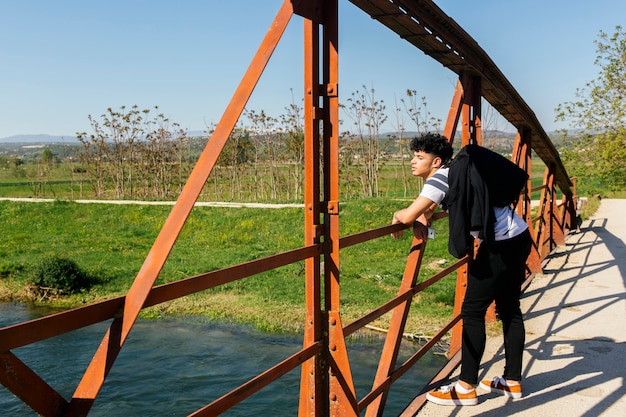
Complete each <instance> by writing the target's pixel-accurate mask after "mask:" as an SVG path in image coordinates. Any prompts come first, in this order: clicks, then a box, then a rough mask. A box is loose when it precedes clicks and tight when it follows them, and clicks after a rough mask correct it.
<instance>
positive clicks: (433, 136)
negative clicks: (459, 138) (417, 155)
mask: <svg viewBox="0 0 626 417" xmlns="http://www.w3.org/2000/svg"><path fill="white" fill-rule="evenodd" d="M411 150H412V151H413V152H425V153H429V154H433V155H435V156H438V157H439V158H441V160H442V161H443V165H445V164H447V163H448V162H449V161H450V159H452V153H453V150H452V145H451V144H450V141H449V140H448V138H446V137H445V136H443V135H440V134H439V133H430V132H429V133H424V134H422V135H420V136H416V137H414V138H413V139H411Z"/></svg>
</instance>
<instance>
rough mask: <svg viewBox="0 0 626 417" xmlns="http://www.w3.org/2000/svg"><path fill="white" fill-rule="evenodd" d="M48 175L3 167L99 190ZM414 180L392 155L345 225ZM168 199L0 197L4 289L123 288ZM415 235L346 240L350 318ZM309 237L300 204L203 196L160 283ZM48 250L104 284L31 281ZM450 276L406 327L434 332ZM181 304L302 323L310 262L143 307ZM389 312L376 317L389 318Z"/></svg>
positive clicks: (7, 192) (536, 175) (386, 215)
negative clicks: (222, 204)
mask: <svg viewBox="0 0 626 417" xmlns="http://www.w3.org/2000/svg"><path fill="white" fill-rule="evenodd" d="M532 172H533V176H532V182H533V187H536V186H537V185H539V184H541V180H542V176H543V164H542V162H541V161H539V160H536V161H533V168H532ZM45 184H46V185H45V186H44V187H41V188H39V189H37V187H36V186H35V185H34V182H33V181H32V180H28V179H26V178H15V177H13V176H12V175H11V173H10V172H7V171H0V197H47V198H55V199H60V200H71V199H80V198H91V197H92V195H91V190H90V189H89V186H88V183H87V181H86V180H84V179H83V181H82V183H81V181H80V180H79V178H76V177H74V178H73V179H72V178H70V170H69V168H68V166H67V165H64V164H60V165H58V166H56V167H55V168H54V169H52V170H51V171H50V173H49V178H47V180H46V183H45ZM224 186H228V184H224ZM344 187H345V186H344ZM418 188H419V184H418V181H417V180H415V179H412V180H411V183H410V188H409V189H408V190H407V192H406V195H407V197H404V195H405V192H404V187H403V184H402V180H401V169H400V167H399V164H398V163H387V164H385V166H384V167H383V171H382V172H381V177H380V192H381V197H380V198H370V199H363V198H356V197H355V196H353V197H352V199H348V201H345V202H342V203H341V206H340V224H341V234H342V235H349V234H352V233H356V232H359V231H363V230H367V229H370V228H373V227H379V226H384V225H387V224H388V223H389V221H390V218H391V215H392V213H393V211H395V210H397V209H399V208H402V207H405V206H406V205H407V204H408V203H409V201H410V200H411V198H412V197H414V196H415V195H417V192H418ZM344 191H345V190H344ZM349 194H350V193H348V195H349ZM535 194H536V195H533V198H538V197H539V192H536V193H535ZM342 195H343V194H342ZM343 198H346V197H343ZM200 200H203V198H202V196H201V198H200ZM170 210H171V206H155V205H136V204H131V205H113V204H111V205H107V204H78V203H73V202H68V201H55V202H54V203H18V202H6V201H2V202H0V230H2V234H1V235H0V300H5V301H7V300H15V301H20V302H32V303H45V304H47V305H53V306H56V307H59V308H63V309H65V308H70V307H75V306H79V305H83V304H85V303H91V302H94V301H98V300H102V299H107V298H110V297H113V296H119V295H123V294H125V293H126V291H127V290H128V288H129V287H130V286H131V284H132V282H133V280H134V278H135V276H136V274H137V272H138V271H139V269H140V267H141V265H142V264H143V261H144V259H145V257H146V255H147V253H148V252H149V250H150V248H151V246H152V243H153V242H154V239H155V238H156V236H157V234H158V232H159V230H160V228H161V226H162V224H163V222H164V221H165V219H166V217H167V215H168V214H169V212H170ZM436 228H437V229H438V230H437V238H436V239H435V240H433V241H430V242H429V244H428V248H427V252H426V256H425V258H424V261H423V265H424V266H423V268H422V271H421V277H420V279H424V278H425V277H428V276H430V275H432V274H433V273H434V272H436V271H437V270H439V269H441V268H443V267H445V266H448V265H449V264H450V263H451V262H452V257H451V256H450V255H449V254H448V252H447V221H446V220H444V221H440V222H437V224H436ZM407 235H408V234H405V237H404V238H403V239H402V240H399V241H398V240H394V239H391V238H390V237H389V238H382V239H378V240H376V241H374V242H368V243H366V244H363V245H359V246H358V247H350V248H347V249H345V250H343V251H342V253H341V283H342V289H341V291H342V293H341V300H342V313H343V314H344V319H345V320H346V321H350V320H352V319H354V318H356V317H359V316H360V315H362V314H363V313H365V312H367V311H369V310H371V309H372V308H374V307H376V306H378V305H380V304H381V303H383V302H385V301H387V300H388V299H389V298H391V297H392V296H393V295H395V294H396V293H397V290H398V287H399V284H400V279H401V277H402V273H403V270H404V265H405V262H406V256H407V251H408V250H409V245H410V237H409V236H407ZM303 240H304V238H303V213H302V210H301V209H294V208H283V209H253V208H237V209H233V208H218V207H197V208H195V209H194V211H193V212H192V214H191V216H190V218H189V220H188V222H187V225H186V227H185V229H184V230H183V232H182V234H181V236H180V238H179V239H178V241H177V244H176V246H175V247H174V250H173V251H172V253H171V255H170V257H169V259H168V261H167V263H166V265H165V267H164V269H163V271H162V273H161V274H160V277H159V280H158V281H157V284H160V283H165V282H170V281H174V280H179V279H182V278H186V277H189V276H193V275H197V274H200V273H205V272H207V271H212V270H216V269H219V268H223V267H227V266H231V265H235V264H238V263H240V262H245V261H249V260H252V259H257V258H261V257H264V256H268V255H271V254H276V253H280V252H282V251H285V250H289V249H293V248H297V247H300V246H301V245H302V243H303ZM52 256H62V257H65V258H68V259H71V260H73V261H74V262H76V263H77V264H78V265H79V266H80V268H82V269H83V270H85V271H86V272H88V273H89V274H90V276H93V277H95V280H96V282H97V283H96V285H95V286H93V287H92V288H91V289H90V290H88V291H84V292H82V293H80V294H74V295H68V296H62V295H61V296H58V297H51V298H50V297H42V296H41V295H40V294H37V293H36V292H34V291H33V287H32V285H30V283H31V282H32V281H33V275H34V271H35V270H36V269H37V267H38V265H40V264H41V262H42V261H43V260H45V259H48V258H50V257H52ZM454 278H455V277H454V276H452V277H448V278H446V279H445V280H443V281H442V282H440V283H438V284H437V285H435V286H434V287H432V288H430V289H428V290H427V291H426V292H424V293H423V294H420V295H419V296H417V297H416V302H417V305H416V306H415V307H414V308H413V309H412V313H411V317H410V319H409V328H408V329H407V330H408V331H409V332H426V333H428V332H429V331H430V330H431V329H436V328H438V324H439V323H441V322H443V321H444V320H445V319H444V318H445V317H449V313H450V312H451V308H452V302H453V298H454ZM176 314H196V315H205V316H209V317H211V318H219V319H225V320H233V321H236V322H240V323H249V324H253V325H255V326H257V327H258V328H261V329H265V330H270V331H281V330H291V329H296V328H299V327H300V326H301V323H302V321H303V318H304V267H303V265H302V264H294V265H290V266H286V267H283V268H280V269H278V270H274V271H271V272H268V273H265V274H262V275H259V276H255V277H252V278H248V279H245V280H242V281H238V282H235V283H231V284H227V285H224V286H222V287H219V288H215V289H212V290H208V291H205V292H203V293H199V294H194V295H191V296H188V297H185V298H184V299H181V300H177V301H173V302H169V303H165V304H162V305H159V306H155V307H153V308H150V309H147V310H145V311H144V312H143V315H144V316H145V317H160V316H163V315H176ZM386 319H387V318H384V319H382V321H381V322H380V323H375V324H380V325H382V326H384V320H386Z"/></svg>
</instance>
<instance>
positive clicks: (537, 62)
mask: <svg viewBox="0 0 626 417" xmlns="http://www.w3.org/2000/svg"><path fill="white" fill-rule="evenodd" d="M281 3H282V0H238V1H228V0H194V1H192V0H180V1H176V2H174V1H167V0H124V1H121V0H108V1H106V2H105V1H99V2H96V1H85V0H72V1H69V0H58V1H49V0H0V56H1V57H2V58H1V62H2V64H1V66H0V138H3V137H9V136H12V135H17V134H51V135H65V136H73V135H74V134H75V133H76V132H79V131H87V132H89V131H90V124H89V120H88V116H89V115H92V116H93V117H95V118H99V116H100V115H101V114H103V113H104V112H105V111H106V109H107V108H108V107H112V108H114V109H117V108H119V107H120V106H122V105H125V106H127V107H130V106H132V105H137V106H139V107H140V108H142V109H143V108H152V107H154V106H158V107H159V111H160V112H161V113H163V114H164V115H165V116H167V117H169V118H170V120H171V121H172V122H176V123H179V124H180V125H181V127H183V128H185V129H187V130H190V131H198V130H200V131H202V130H206V129H207V126H210V125H211V124H214V123H217V122H218V121H219V119H220V117H221V115H222V113H223V112H224V109H225V108H226V106H227V104H228V102H229V100H230V97H231V96H232V94H233V92H234V91H235V89H236V87H237V85H238V83H239V81H240V80H241V77H242V76H243V74H244V72H245V70H246V68H247V66H248V64H249V62H250V60H251V59H252V57H253V55H254V53H255V52H256V50H257V48H258V46H259V44H260V42H261V40H262V38H263V36H264V35H265V33H266V31H267V29H268V27H269V25H270V23H271V22H272V19H273V18H274V16H275V14H276V12H277V10H278V8H279V7H280V4H281ZM435 3H436V4H437V5H438V6H439V7H440V8H441V9H443V11H444V12H446V13H447V14H448V15H450V16H451V17H452V18H453V19H455V20H456V21H457V22H458V23H459V24H460V25H461V27H463V28H464V29H465V30H466V31H467V32H468V33H469V34H470V35H471V36H473V37H474V39H475V40H476V41H477V42H478V44H479V45H480V46H481V47H482V48H483V49H484V50H485V51H486V52H487V53H488V54H489V55H490V56H491V58H492V59H493V61H494V62H495V63H496V65H497V66H498V67H499V68H500V70H501V71H502V72H503V73H504V75H505V76H507V78H508V79H509V80H510V81H511V83H512V84H513V86H514V87H515V88H516V89H517V91H518V92H519V93H520V95H521V96H522V97H523V98H524V100H525V101H526V102H527V103H528V104H529V105H530V107H531V108H532V109H533V110H534V112H535V114H536V115H537V118H538V119H539V121H540V122H541V123H542V125H543V126H544V128H545V129H546V130H547V131H551V130H553V129H555V128H562V127H567V125H563V124H562V123H560V124H555V123H554V109H555V108H556V107H557V106H558V104H560V103H563V102H567V101H572V100H574V98H575V96H574V93H575V91H576V88H580V87H584V85H585V83H586V82H588V81H590V80H592V79H595V78H596V77H597V75H598V71H599V68H598V67H597V66H596V65H594V60H595V56H596V46H595V44H594V41H595V40H597V39H598V34H599V31H600V30H603V31H604V32H607V33H609V34H613V33H614V29H615V26H616V25H618V24H622V23H624V22H623V19H624V16H626V1H624V0H596V1H594V2H588V1H582V0H573V1H566V0H549V1H546V0H542V1H539V0H527V1H523V2H522V1H506V0H480V1H477V2H468V1H467V0H440V1H435ZM339 4H340V43H339V52H340V55H339V59H340V61H339V65H340V85H339V91H340V100H342V101H343V100H344V99H345V98H347V97H349V96H350V94H351V93H353V92H355V91H357V90H362V86H366V87H367V89H370V88H372V87H373V88H374V89H375V91H376V98H377V99H379V100H382V101H384V103H385V105H386V106H387V109H389V110H391V109H392V108H394V107H395V104H394V102H396V101H398V100H399V99H400V98H402V97H403V96H404V92H405V91H406V90H407V89H412V90H416V91H417V94H418V95H419V96H424V97H426V101H427V103H428V108H429V110H430V112H431V115H433V116H435V117H438V118H441V119H445V117H446V116H447V112H448V109H449V106H450V100H451V98H452V93H453V89H454V85H455V83H456V75H455V74H453V73H452V72H450V71H448V70H447V69H445V68H443V67H442V66H441V65H440V64H439V63H438V62H436V61H434V60H432V59H430V58H428V57H427V56H425V55H424V54H423V53H422V52H421V51H420V50H418V49H416V48H415V47H413V46H411V45H410V44H408V43H407V42H405V41H403V40H401V39H400V38H399V37H398V36H397V35H395V34H394V33H392V32H391V31H389V30H387V29H386V28H385V27H383V26H382V25H380V24H379V23H377V22H375V21H373V20H372V19H370V17H369V16H368V15H366V14H365V13H364V12H362V11H361V10H359V9H358V8H356V7H355V6H354V5H352V3H349V2H348V1H347V0H340V2H339ZM301 98H302V19H301V18H300V17H298V16H294V18H293V19H292V20H291V22H290V24H289V27H288V29H287V32H286V34H285V36H284V38H283V40H282V41H281V44H280V45H279V47H278V49H277V51H276V52H275V54H274V56H273V57H272V60H271V62H270V64H269V65H268V67H267V69H266V71H265V73H264V75H263V77H262V79H261V81H260V83H259V85H258V86H257V89H256V90H255V93H254V95H253V97H252V98H251V100H250V102H249V103H248V108H249V109H251V110H255V111H257V112H259V111H261V110H264V111H265V112H266V113H268V114H269V115H271V116H279V115H281V114H283V113H284V109H285V108H286V107H288V106H289V105H290V104H291V103H292V102H294V101H295V102H296V103H300V100H301ZM392 118H393V117H392V116H391V115H390V119H392ZM342 119H345V117H343V116H342ZM493 127H494V128H506V126H505V125H504V124H500V125H497V126H493ZM392 129H393V127H389V128H388V130H392Z"/></svg>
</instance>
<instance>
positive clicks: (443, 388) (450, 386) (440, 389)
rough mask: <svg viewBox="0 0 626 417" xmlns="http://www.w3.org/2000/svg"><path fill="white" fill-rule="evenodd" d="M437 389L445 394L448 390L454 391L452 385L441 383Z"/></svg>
mask: <svg viewBox="0 0 626 417" xmlns="http://www.w3.org/2000/svg"><path fill="white" fill-rule="evenodd" d="M439 391H440V392H441V393H442V394H447V393H448V392H450V391H454V385H442V386H441V387H439Z"/></svg>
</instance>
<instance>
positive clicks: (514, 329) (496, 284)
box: [460, 230, 532, 385]
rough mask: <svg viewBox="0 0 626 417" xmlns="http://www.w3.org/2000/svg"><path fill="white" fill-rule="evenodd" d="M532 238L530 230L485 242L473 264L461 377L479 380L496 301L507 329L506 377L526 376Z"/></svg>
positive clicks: (465, 305) (465, 307)
mask: <svg viewBox="0 0 626 417" xmlns="http://www.w3.org/2000/svg"><path fill="white" fill-rule="evenodd" d="M531 244H532V240H531V237H530V233H529V231H528V230H526V231H525V232H523V233H521V234H520V235H518V236H516V237H514V238H511V239H507V240H503V241H500V242H496V243H494V244H492V245H490V246H489V247H487V246H486V245H481V246H480V248H479V250H478V253H477V256H476V259H475V260H474V261H473V262H471V263H470V265H469V274H468V279H467V292H466V294H465V300H464V301H463V308H462V311H461V314H462V317H463V347H462V358H461V375H460V379H461V380H462V381H464V382H467V383H470V384H474V385H475V384H477V383H478V369H479V367H480V361H481V359H482V356H483V353H484V351H485V339H486V336H485V313H486V312H487V308H488V307H489V305H490V304H491V303H492V302H493V301H494V300H495V302H496V311H497V312H498V315H499V317H500V319H501V320H502V326H503V331H504V349H505V368H504V374H503V378H505V379H511V380H514V381H521V379H522V354H523V352H524V342H525V329H524V319H523V317H522V312H521V310H520V303H519V298H520V291H521V285H522V283H523V281H524V278H525V274H526V259H527V258H528V255H529V254H530V248H531Z"/></svg>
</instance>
